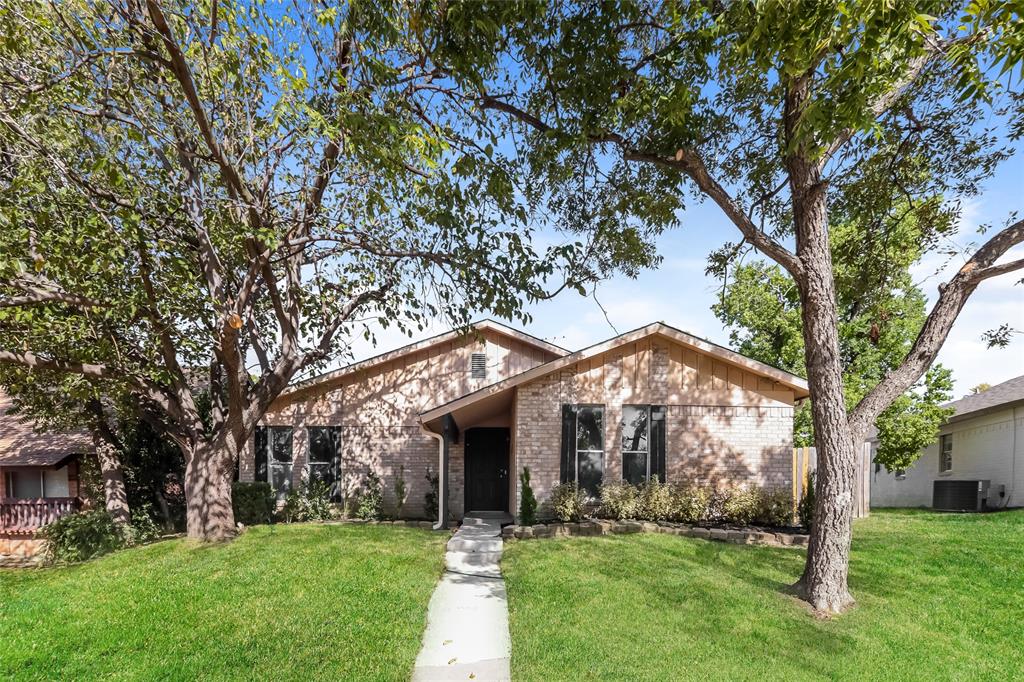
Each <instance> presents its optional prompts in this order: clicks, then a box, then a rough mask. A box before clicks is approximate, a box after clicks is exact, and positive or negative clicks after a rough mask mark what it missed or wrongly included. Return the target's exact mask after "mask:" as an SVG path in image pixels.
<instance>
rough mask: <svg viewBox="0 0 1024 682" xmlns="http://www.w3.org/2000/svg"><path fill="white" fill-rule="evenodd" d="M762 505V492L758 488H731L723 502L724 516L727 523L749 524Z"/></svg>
mask: <svg viewBox="0 0 1024 682" xmlns="http://www.w3.org/2000/svg"><path fill="white" fill-rule="evenodd" d="M760 506H761V494H760V491H758V490H757V489H756V488H749V489H748V488H739V487H736V488H730V489H729V490H728V491H726V494H725V496H724V499H723V502H722V517H723V519H724V520H725V521H726V522H727V523H734V524H736V525H738V526H749V525H750V523H751V522H752V521H753V520H754V519H755V518H757V514H758V510H759V509H760Z"/></svg>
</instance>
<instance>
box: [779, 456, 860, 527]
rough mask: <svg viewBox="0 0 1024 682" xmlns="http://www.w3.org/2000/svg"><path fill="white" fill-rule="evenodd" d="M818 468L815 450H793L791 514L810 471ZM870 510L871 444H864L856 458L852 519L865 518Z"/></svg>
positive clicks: (805, 487)
mask: <svg viewBox="0 0 1024 682" xmlns="http://www.w3.org/2000/svg"><path fill="white" fill-rule="evenodd" d="M817 468H818V454H817V451H816V450H815V448H806V447H805V448H793V513H794V514H795V513H796V509H797V507H798V506H799V504H800V500H802V499H803V497H804V492H805V491H806V490H807V481H808V477H809V476H810V474H811V472H812V471H815V470H816V469H817ZM870 509H871V444H870V443H864V444H863V445H862V447H861V448H860V452H859V453H858V456H857V471H856V473H855V474H854V486H853V518H855V519H859V518H861V517H863V516H867V515H868V513H869V511H870Z"/></svg>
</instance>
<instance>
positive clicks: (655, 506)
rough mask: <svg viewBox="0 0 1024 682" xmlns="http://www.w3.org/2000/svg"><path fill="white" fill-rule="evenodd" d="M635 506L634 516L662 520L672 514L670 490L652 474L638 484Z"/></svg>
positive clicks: (645, 519) (648, 519)
mask: <svg viewBox="0 0 1024 682" xmlns="http://www.w3.org/2000/svg"><path fill="white" fill-rule="evenodd" d="M636 507H637V508H636V518H638V519H642V520H644V521H664V520H666V519H668V518H669V517H670V516H671V515H672V491H671V490H670V489H669V487H668V485H666V484H664V483H662V482H661V481H659V480H658V477H657V476H652V477H651V478H650V480H647V481H645V482H644V483H641V484H640V486H639V489H638V491H637V506H636Z"/></svg>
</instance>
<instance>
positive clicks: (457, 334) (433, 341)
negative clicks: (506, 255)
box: [281, 319, 569, 397]
mask: <svg viewBox="0 0 1024 682" xmlns="http://www.w3.org/2000/svg"><path fill="white" fill-rule="evenodd" d="M485 331H491V332H495V333H497V334H501V335H503V336H507V337H509V338H511V339H515V340H516V341H519V342H521V343H525V344H527V345H529V346H533V347H534V348H539V349H541V350H543V351H546V352H548V353H551V354H552V355H556V356H563V355H566V354H568V352H569V351H568V350H566V349H565V348H562V347H561V346H556V345H555V344H553V343H549V342H547V341H545V340H544V339H541V338H538V337H536V336H533V335H531V334H527V333H526V332H524V331H520V330H518V329H514V328H512V327H509V326H507V325H504V324H502V323H500V322H496V321H495V320H491V319H483V320H478V321H476V322H472V323H470V325H469V330H468V331H467V330H461V329H453V330H451V331H447V332H444V333H443V334H438V335H436V336H431V337H430V338H427V339H423V340H422V341H416V342H415V343H410V344H408V345H405V346H402V347H401V348H396V349H395V350H391V351H387V352H385V353H381V354H379V355H374V356H373V357H370V358H367V359H365V360H360V361H359V362H354V363H352V364H351V365H345V366H344V367H341V368H340V369H335V370H331V371H329V372H324V373H323V374H318V375H316V376H314V377H310V378H309V379H303V380H301V381H297V382H295V383H293V384H291V385H290V386H288V388H286V389H285V390H284V391H282V392H281V397H283V396H286V395H290V394H292V393H296V392H298V391H301V390H304V389H307V388H310V387H312V386H316V385H317V384H322V383H325V382H330V381H334V380H336V379H340V378H342V377H346V376H349V375H351V374H355V373H356V372H360V371H362V370H365V369H369V368H371V367H375V366H377V365H381V364H384V363H386V362H391V361H392V360H396V359H398V358H400V357H403V356H405V355H409V354H410V353H416V352H418V351H421V350H423V349H425V348H430V347H431V346H436V345H437V344H440V343H447V342H449V341H454V340H456V339H459V338H462V337H464V336H467V335H469V334H470V333H472V332H480V333H482V332H485Z"/></svg>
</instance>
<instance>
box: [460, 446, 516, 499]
mask: <svg viewBox="0 0 1024 682" xmlns="http://www.w3.org/2000/svg"><path fill="white" fill-rule="evenodd" d="M465 438H466V451H465V456H466V511H467V512H474V511H503V512H507V511H508V441H509V431H508V429H504V428H479V429H469V430H467V431H466V433H465Z"/></svg>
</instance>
